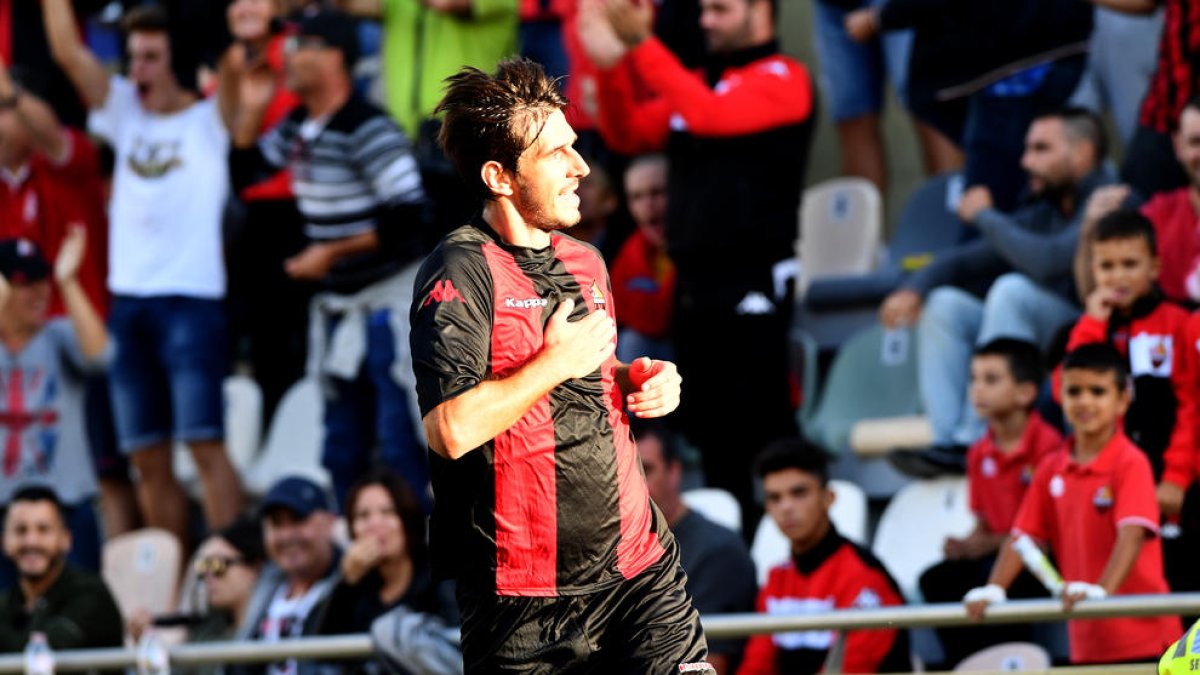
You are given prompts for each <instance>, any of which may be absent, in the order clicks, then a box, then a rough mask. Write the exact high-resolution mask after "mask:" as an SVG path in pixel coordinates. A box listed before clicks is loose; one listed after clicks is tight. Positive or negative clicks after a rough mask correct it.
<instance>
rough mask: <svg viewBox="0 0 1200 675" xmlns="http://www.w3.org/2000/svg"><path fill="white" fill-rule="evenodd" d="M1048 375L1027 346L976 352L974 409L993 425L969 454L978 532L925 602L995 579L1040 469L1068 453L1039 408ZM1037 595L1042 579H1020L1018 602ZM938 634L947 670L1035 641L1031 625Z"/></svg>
mask: <svg viewBox="0 0 1200 675" xmlns="http://www.w3.org/2000/svg"><path fill="white" fill-rule="evenodd" d="M1044 377H1045V369H1044V368H1043V367H1042V353H1041V351H1040V350H1038V348H1037V346H1036V345H1033V344H1031V343H1029V342H1025V341H1024V340H1015V339H1012V338H997V339H995V340H992V341H991V342H988V343H987V344H984V345H982V346H980V347H979V348H977V349H976V350H975V355H974V357H972V359H971V388H970V395H971V404H972V405H973V406H975V410H976V412H978V414H979V417H980V418H981V419H983V420H984V421H985V422H987V426H988V430H987V433H986V434H985V435H984V437H983V438H981V439H979V441H978V442H976V443H975V445H973V446H971V449H970V450H969V451H968V452H967V482H968V485H969V490H968V492H969V494H970V495H971V497H970V499H971V511H972V513H974V514H975V529H974V530H972V531H971V533H970V534H969V535H967V537H966V538H964V539H958V538H955V537H950V538H948V539H946V543H945V546H944V547H943V551H944V555H945V560H943V561H942V562H940V563H938V564H937V565H935V566H933V567H931V568H929V569H928V570H926V571H925V573H924V574H922V575H921V594H922V595H923V596H924V598H925V600H926V602H954V601H956V600H958V599H959V598H961V597H962V596H963V593H965V592H967V591H968V590H969V589H970V588H971V587H972V586H976V585H978V584H980V583H983V582H984V581H985V580H986V579H987V578H988V574H989V573H990V572H991V569H992V566H993V564H995V562H996V553H997V552H998V551H999V550H1000V544H1002V543H1003V542H1004V539H1005V537H1007V536H1008V533H1009V531H1010V530H1012V524H1013V520H1014V519H1015V518H1016V517H1017V509H1018V508H1020V506H1021V498H1022V497H1024V495H1025V489H1026V488H1027V487H1028V486H1029V481H1030V480H1031V479H1032V478H1033V472H1034V469H1036V468H1037V465H1038V464H1039V463H1040V462H1041V461H1042V459H1044V458H1045V457H1046V456H1047V455H1049V454H1051V453H1053V452H1055V451H1057V450H1060V449H1061V448H1062V435H1061V434H1059V433H1058V430H1057V429H1055V428H1054V427H1052V426H1050V425H1049V424H1047V423H1046V422H1045V421H1044V420H1043V419H1042V417H1041V415H1038V413H1037V412H1036V411H1035V410H1034V409H1033V406H1034V404H1035V403H1036V402H1037V397H1038V389H1039V388H1040V387H1041V383H1042V379H1043V378H1044ZM1038 595H1045V591H1044V590H1043V589H1042V587H1041V585H1039V584H1038V582H1037V580H1035V579H1034V578H1033V577H1032V576H1030V575H1027V574H1026V575H1021V576H1020V577H1019V578H1018V581H1017V584H1016V588H1015V589H1014V592H1013V596H1014V597H1026V598H1028V597H1036V596H1038ZM938 636H939V637H940V638H941V642H942V648H943V651H944V652H945V656H946V661H945V664H944V665H945V666H946V667H947V668H952V667H954V665H955V664H957V663H958V662H959V661H961V660H962V659H964V658H966V657H967V656H969V655H971V654H972V653H974V652H976V651H979V650H980V649H983V648H985V647H989V646H991V645H995V644H1000V643H1002V642H1014V641H1022V640H1024V641H1028V640H1029V639H1030V635H1029V627H1028V626H1023V625H1017V624H1013V625H1004V626H989V627H988V628H987V629H982V628H943V629H939V630H938Z"/></svg>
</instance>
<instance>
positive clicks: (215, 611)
mask: <svg viewBox="0 0 1200 675" xmlns="http://www.w3.org/2000/svg"><path fill="white" fill-rule="evenodd" d="M265 562H266V551H265V550H264V549H263V531H262V524H261V523H259V522H258V521H257V520H254V519H251V518H239V519H237V520H235V521H233V522H232V523H230V524H229V525H226V526H225V527H223V528H221V530H220V531H219V532H216V533H214V534H213V535H211V536H209V538H208V539H205V540H204V542H203V543H201V544H200V548H199V549H198V550H197V552H196V567H195V569H194V573H195V575H196V580H197V581H198V582H203V583H202V584H201V585H200V588H199V590H198V592H199V593H203V594H204V598H203V602H204V603H205V605H206V607H207V612H206V615H205V617H204V620H203V621H202V622H201V623H200V624H199V625H197V626H195V627H193V628H191V629H190V630H189V631H188V640H189V641H191V642H206V641H210V640H231V639H233V636H234V632H235V630H236V629H237V627H238V626H240V625H242V623H243V622H244V621H245V620H246V613H247V610H248V609H249V606H250V597H251V595H252V593H253V591H254V588H255V587H256V586H257V584H258V577H259V574H260V573H261V572H262V569H263V565H264V564H265Z"/></svg>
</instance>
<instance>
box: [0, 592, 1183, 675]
mask: <svg viewBox="0 0 1200 675" xmlns="http://www.w3.org/2000/svg"><path fill="white" fill-rule="evenodd" d="M1163 614H1168V615H1170V614H1200V593H1177V594H1171V595H1122V596H1117V597H1112V598H1106V599H1104V600H1088V601H1084V602H1081V603H1080V604H1078V605H1076V606H1075V609H1074V610H1072V611H1071V612H1070V613H1069V614H1067V613H1064V612H1063V610H1062V604H1061V603H1060V602H1059V601H1057V600H1048V599H1047V600H1011V601H1009V602H1004V603H1000V604H997V605H994V606H992V607H989V608H988V612H987V615H986V616H985V617H984V618H983V620H982V621H981V623H984V624H1001V623H1042V622H1051V621H1062V620H1064V619H1101V618H1111V617H1118V616H1156V615H1163ZM701 621H702V623H703V624H704V632H705V634H706V635H707V636H708V637H709V638H710V639H712V638H736V637H746V636H749V635H755V634H759V633H781V632H790V631H805V630H850V629H861V628H915V627H921V626H961V625H967V624H969V623H971V620H970V619H969V618H968V617H967V615H966V612H965V611H964V609H963V606H962V605H960V604H957V603H947V604H936V605H906V606H902V607H880V608H878V609H844V610H834V611H830V612H821V613H817V614H805V615H800V616H769V615H763V614H714V615H711V616H706V617H701ZM169 652H170V661H171V664H172V665H173V666H200V665H211V664H219V663H262V662H270V661H280V660H284V659H301V660H304V659H348V658H363V657H367V656H370V655H371V653H372V646H371V639H370V638H369V637H368V636H367V635H365V634H361V635H338V636H327V637H305V638H292V639H287V640H281V641H278V642H248V641H237V642H205V643H192V644H186V645H179V646H176V647H171V648H170V649H169ZM54 660H55V666H56V670H57V671H58V672H79V671H85V670H95V669H101V670H115V669H121V668H129V667H133V666H136V665H137V652H136V650H135V649H133V648H118V649H76V650H63V651H58V652H55V653H54ZM24 668H25V662H24V657H23V655H21V654H6V655H2V656H0V674H3V673H22V672H24Z"/></svg>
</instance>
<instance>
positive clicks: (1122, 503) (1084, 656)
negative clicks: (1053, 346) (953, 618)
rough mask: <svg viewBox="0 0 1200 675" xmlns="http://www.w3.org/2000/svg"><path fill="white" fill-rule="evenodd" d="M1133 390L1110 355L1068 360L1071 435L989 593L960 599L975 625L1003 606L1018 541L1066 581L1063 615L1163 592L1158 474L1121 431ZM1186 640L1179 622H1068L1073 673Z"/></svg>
mask: <svg viewBox="0 0 1200 675" xmlns="http://www.w3.org/2000/svg"><path fill="white" fill-rule="evenodd" d="M1129 385H1130V382H1129V376H1128V372H1127V371H1126V370H1125V363H1124V358H1123V357H1122V356H1121V355H1120V354H1118V353H1117V351H1116V350H1115V349H1113V348H1112V347H1111V346H1109V345H1103V344H1089V345H1084V346H1082V347H1080V348H1078V349H1076V350H1075V351H1072V352H1070V353H1069V354H1067V357H1066V359H1065V360H1064V361H1063V366H1062V389H1061V392H1062V400H1063V412H1064V413H1065V414H1066V417H1067V420H1068V421H1070V423H1071V426H1072V428H1073V429H1074V431H1075V435H1074V436H1073V437H1072V438H1071V439H1070V440H1069V441H1068V443H1067V444H1066V447H1065V450H1064V452H1059V453H1055V454H1054V455H1051V456H1050V457H1049V458H1048V459H1047V460H1046V461H1044V462H1042V463H1041V464H1040V465H1039V466H1038V469H1037V472H1036V473H1034V475H1033V480H1032V481H1031V482H1030V484H1029V489H1028V490H1027V491H1026V492H1025V497H1024V499H1022V500H1021V507H1020V509H1019V510H1018V511H1017V519H1016V521H1015V523H1014V524H1013V530H1012V534H1011V536H1010V537H1009V539H1007V540H1006V541H1005V542H1004V544H1003V545H1002V546H1001V547H1000V557H999V559H998V560H997V561H996V566H995V567H993V568H992V574H991V576H990V577H989V578H988V584H987V585H986V586H981V587H978V588H974V589H972V590H971V591H970V592H969V593H967V594H966V596H964V598H963V602H964V603H966V605H967V613H968V614H969V615H971V616H972V617H975V618H978V617H980V616H982V615H983V614H984V612H985V611H986V609H987V606H988V605H989V604H992V603H997V602H1003V601H1004V600H1006V599H1007V596H1006V593H1005V589H1007V588H1008V586H1009V585H1010V584H1011V583H1012V581H1013V579H1015V578H1016V576H1017V574H1018V573H1019V572H1020V571H1021V568H1022V563H1021V557H1020V555H1019V554H1018V553H1017V552H1016V550H1014V548H1013V546H1012V540H1013V539H1014V538H1016V537H1019V536H1021V535H1028V536H1029V537H1030V538H1032V539H1033V540H1034V541H1035V542H1038V543H1041V544H1043V545H1048V546H1049V549H1050V552H1051V553H1053V555H1054V559H1055V561H1056V562H1057V563H1058V568H1059V570H1061V571H1062V576H1063V579H1065V580H1066V581H1067V583H1066V586H1065V588H1064V590H1063V594H1062V603H1063V609H1064V610H1065V611H1067V612H1070V611H1071V608H1072V607H1074V606H1075V605H1076V604H1077V603H1079V602H1086V601H1087V600H1090V599H1102V598H1106V597H1109V596H1113V595H1138V594H1147V593H1154V594H1158V593H1166V592H1167V590H1168V589H1167V581H1166V579H1165V578H1163V561H1162V546H1161V543H1160V539H1159V537H1158V519H1159V511H1158V504H1157V503H1156V502H1155V499H1154V475H1153V473H1152V472H1151V470H1150V462H1149V460H1147V459H1146V456H1145V455H1144V454H1143V453H1142V452H1141V451H1139V450H1138V448H1137V446H1135V445H1134V444H1133V443H1131V442H1130V441H1129V439H1128V438H1127V437H1126V436H1125V434H1123V433H1122V432H1121V428H1120V424H1121V416H1122V415H1123V414H1124V413H1125V411H1126V410H1127V409H1128V407H1129V399H1130V393H1129V392H1130V387H1129ZM1182 631H1183V626H1182V625H1181V624H1180V622H1179V617H1177V616H1149V617H1148V616H1143V617H1122V618H1114V619H1094V620H1090V621H1089V620H1082V621H1080V620H1075V621H1068V622H1067V634H1068V637H1069V639H1070V643H1071V662H1072V663H1074V664H1083V663H1114V662H1131V661H1140V660H1143V659H1151V658H1156V657H1157V656H1158V655H1159V654H1160V653H1161V652H1162V650H1163V648H1164V647H1166V646H1167V645H1168V644H1170V642H1171V639H1172V638H1173V637H1174V636H1176V635H1179V634H1180V633H1181V632H1182Z"/></svg>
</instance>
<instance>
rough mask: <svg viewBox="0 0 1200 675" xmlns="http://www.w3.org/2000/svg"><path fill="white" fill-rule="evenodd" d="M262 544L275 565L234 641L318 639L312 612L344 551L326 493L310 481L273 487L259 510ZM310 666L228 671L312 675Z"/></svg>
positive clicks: (289, 481) (233, 670) (330, 584)
mask: <svg viewBox="0 0 1200 675" xmlns="http://www.w3.org/2000/svg"><path fill="white" fill-rule="evenodd" d="M258 512H259V514H260V518H261V520H262V524H263V540H264V542H265V544H266V550H267V558H268V560H269V561H270V562H269V563H268V564H267V566H266V567H264V568H263V571H262V574H260V575H259V577H258V583H257V584H255V586H254V592H253V594H252V595H251V596H250V602H249V604H248V605H247V606H246V613H245V616H244V618H243V620H242V623H241V624H240V625H239V626H238V628H237V632H236V633H235V634H234V639H235V640H263V641H265V642H277V641H279V640H282V639H286V638H290V637H299V636H301V635H315V634H316V630H317V618H318V617H317V613H316V612H314V611H313V610H314V609H315V608H316V607H317V606H318V605H319V604H320V603H321V602H322V601H323V600H324V599H325V597H326V596H327V595H328V593H329V589H330V588H332V587H333V582H334V575H335V574H336V572H337V565H338V556H339V551H338V550H337V548H336V547H335V545H334V543H333V524H334V520H335V516H334V515H333V513H334V509H333V505H332V504H331V503H330V501H329V495H328V494H327V493H326V492H325V490H324V489H323V488H322V487H321V486H319V485H317V484H316V483H314V482H312V481H311V480H309V479H307V478H301V477H298V476H292V477H288V478H283V479H281V480H279V481H278V482H276V483H275V484H274V485H272V486H271V489H270V490H268V491H267V496H266V497H263V501H262V504H260V505H259V510H258ZM313 668H314V664H313V663H312V662H309V661H303V662H300V661H297V660H296V659H288V660H286V661H282V662H278V663H272V664H269V665H266V666H263V665H258V664H255V665H250V664H243V665H240V666H231V667H228V668H226V672H227V673H231V674H236V675H257V674H261V673H265V674H266V675H297V673H312V672H315V671H314V670H313Z"/></svg>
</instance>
